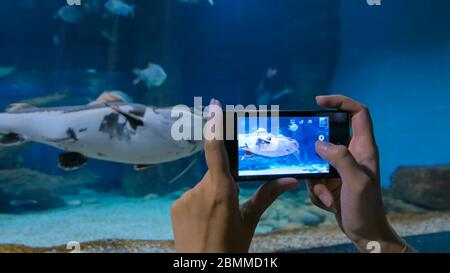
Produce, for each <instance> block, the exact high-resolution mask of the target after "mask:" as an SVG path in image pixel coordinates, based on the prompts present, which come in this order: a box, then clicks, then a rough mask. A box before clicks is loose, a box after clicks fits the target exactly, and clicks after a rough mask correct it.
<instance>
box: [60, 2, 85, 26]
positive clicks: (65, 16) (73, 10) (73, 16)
mask: <svg viewBox="0 0 450 273" xmlns="http://www.w3.org/2000/svg"><path fill="white" fill-rule="evenodd" d="M55 18H56V19H58V18H59V19H61V20H63V21H64V22H66V23H69V24H76V23H78V22H80V21H81V19H83V13H82V12H81V8H79V7H77V6H63V7H61V8H60V9H59V10H58V11H57V12H56V14H55Z"/></svg>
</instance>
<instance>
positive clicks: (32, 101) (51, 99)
mask: <svg viewBox="0 0 450 273" xmlns="http://www.w3.org/2000/svg"><path fill="white" fill-rule="evenodd" d="M69 96H70V92H68V91H62V92H56V93H54V94H51V95H48V96H43V97H35V98H29V99H25V100H21V101H19V103H24V104H29V105H34V106H45V105H48V104H52V103H55V102H57V101H61V100H64V99H66V98H68V97H69Z"/></svg>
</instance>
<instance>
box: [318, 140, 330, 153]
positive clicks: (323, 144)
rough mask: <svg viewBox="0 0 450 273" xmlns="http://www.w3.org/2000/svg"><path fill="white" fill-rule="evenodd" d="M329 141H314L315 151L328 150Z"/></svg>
mask: <svg viewBox="0 0 450 273" xmlns="http://www.w3.org/2000/svg"><path fill="white" fill-rule="evenodd" d="M329 146H330V145H329V143H328V142H324V141H317V142H316V150H317V151H322V152H325V153H326V152H328V147H329Z"/></svg>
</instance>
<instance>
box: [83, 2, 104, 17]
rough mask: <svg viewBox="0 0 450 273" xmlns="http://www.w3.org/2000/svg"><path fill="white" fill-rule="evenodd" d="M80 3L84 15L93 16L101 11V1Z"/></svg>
mask: <svg viewBox="0 0 450 273" xmlns="http://www.w3.org/2000/svg"><path fill="white" fill-rule="evenodd" d="M82 3H83V7H84V10H85V11H86V13H90V14H94V13H100V12H101V11H102V0H83V2H82Z"/></svg>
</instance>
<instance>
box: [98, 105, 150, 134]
mask: <svg viewBox="0 0 450 273" xmlns="http://www.w3.org/2000/svg"><path fill="white" fill-rule="evenodd" d="M105 105H106V106H108V107H110V108H111V109H112V110H114V111H116V112H117V113H119V114H121V115H122V116H124V117H125V118H126V119H127V121H128V122H129V123H130V125H131V128H133V130H136V129H137V127H139V126H144V121H143V120H142V119H141V118H140V117H138V116H136V115H134V114H130V113H125V112H123V111H122V110H120V108H119V107H117V106H116V105H109V104H107V103H105Z"/></svg>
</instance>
